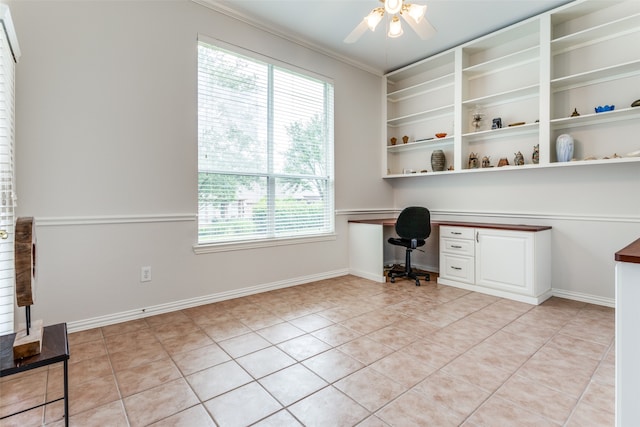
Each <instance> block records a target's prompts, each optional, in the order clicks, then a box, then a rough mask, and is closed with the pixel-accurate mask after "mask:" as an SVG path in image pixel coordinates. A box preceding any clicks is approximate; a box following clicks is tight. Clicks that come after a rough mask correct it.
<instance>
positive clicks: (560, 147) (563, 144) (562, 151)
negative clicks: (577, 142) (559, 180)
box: [556, 133, 573, 162]
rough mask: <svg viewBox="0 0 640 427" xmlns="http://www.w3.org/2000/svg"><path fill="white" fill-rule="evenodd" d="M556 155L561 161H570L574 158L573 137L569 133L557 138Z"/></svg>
mask: <svg viewBox="0 0 640 427" xmlns="http://www.w3.org/2000/svg"><path fill="white" fill-rule="evenodd" d="M556 157H557V159H558V161H559V162H568V161H570V160H571V159H572V158H573V137H572V136H571V135H569V134H567V133H563V134H562V135H559V136H558V138H557V139H556Z"/></svg>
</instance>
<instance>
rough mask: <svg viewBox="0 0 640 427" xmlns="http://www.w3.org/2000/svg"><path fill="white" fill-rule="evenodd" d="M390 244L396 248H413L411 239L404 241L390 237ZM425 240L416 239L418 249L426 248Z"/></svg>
mask: <svg viewBox="0 0 640 427" xmlns="http://www.w3.org/2000/svg"><path fill="white" fill-rule="evenodd" d="M388 242H389V243H391V244H392V245H396V246H404V247H405V248H410V247H411V239H403V238H397V237H390V238H389V240H388ZM424 244H425V240H424V239H416V247H420V246H424Z"/></svg>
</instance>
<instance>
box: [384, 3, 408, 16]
mask: <svg viewBox="0 0 640 427" xmlns="http://www.w3.org/2000/svg"><path fill="white" fill-rule="evenodd" d="M402 1H403V0H384V10H386V11H387V13H388V14H389V15H394V14H396V13H398V12H400V10H402Z"/></svg>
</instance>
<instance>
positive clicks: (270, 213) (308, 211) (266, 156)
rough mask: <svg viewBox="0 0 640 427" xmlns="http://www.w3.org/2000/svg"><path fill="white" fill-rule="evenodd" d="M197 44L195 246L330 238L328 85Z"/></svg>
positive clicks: (330, 96) (306, 75)
mask: <svg viewBox="0 0 640 427" xmlns="http://www.w3.org/2000/svg"><path fill="white" fill-rule="evenodd" d="M237 50H238V49H236V48H234V49H233V51H232V50H230V49H229V48H226V47H222V46H221V45H220V44H218V43H215V45H214V44H209V43H205V42H203V41H200V42H198V243H199V244H211V243H225V242H234V241H248V240H251V241H255V240H267V239H280V238H291V237H302V236H310V235H323V234H330V233H333V232H334V219H333V218H334V212H333V209H334V208H333V198H334V196H333V194H334V189H333V186H334V178H333V85H332V84H331V83H330V82H327V81H326V80H323V79H322V78H318V77H316V76H311V75H310V74H311V73H308V72H305V73H301V72H298V71H294V70H293V69H292V68H291V67H287V68H285V67H283V66H281V65H277V64H273V61H272V60H268V61H267V60H265V59H264V58H258V57H257V55H256V54H253V53H250V54H238V53H237V52H236V51H237Z"/></svg>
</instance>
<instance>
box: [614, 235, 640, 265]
mask: <svg viewBox="0 0 640 427" xmlns="http://www.w3.org/2000/svg"><path fill="white" fill-rule="evenodd" d="M616 261H622V262H632V263H634V264H640V239H638V240H636V241H635V242H633V243H631V244H630V245H628V246H626V247H624V248H622V249H620V250H619V251H618V252H616Z"/></svg>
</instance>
